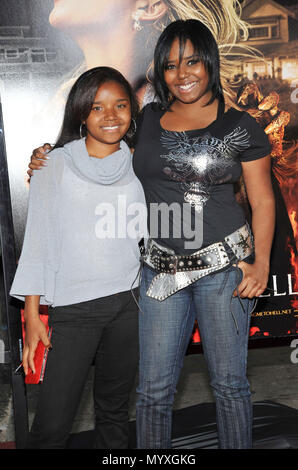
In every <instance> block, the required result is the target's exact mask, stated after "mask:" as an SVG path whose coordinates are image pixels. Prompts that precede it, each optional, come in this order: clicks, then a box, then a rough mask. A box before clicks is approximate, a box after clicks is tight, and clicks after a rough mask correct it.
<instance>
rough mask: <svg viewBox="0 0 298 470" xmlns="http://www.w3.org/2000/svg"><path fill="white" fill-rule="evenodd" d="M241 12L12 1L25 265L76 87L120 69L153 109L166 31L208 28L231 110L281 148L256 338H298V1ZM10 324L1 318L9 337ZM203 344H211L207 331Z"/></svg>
mask: <svg viewBox="0 0 298 470" xmlns="http://www.w3.org/2000/svg"><path fill="white" fill-rule="evenodd" d="M240 4H241V5H242V7H243V8H242V12H241V11H240V8H239V6H240ZM240 4H238V3H236V2H232V1H230V0H229V1H222V2H216V1H215V2H211V1H208V0H203V1H202V0H200V1H199V0H197V1H190V0H181V1H178V0H160V1H158V0H100V1H98V0H84V1H83V2H82V1H81V0H55V1H54V0H1V3H0V18H1V26H0V93H1V99H2V106H3V115H4V127H5V140H6V147H7V149H6V150H7V158H8V169H9V179H10V191H11V201H12V212H13V220H14V230H15V234H14V236H15V241H16V253H17V256H19V254H20V250H21V247H22V241H23V235H24V227H25V222H26V213H27V200H28V189H29V181H28V177H27V173H26V172H27V169H28V168H27V167H28V162H29V159H30V155H31V153H32V150H33V149H34V148H36V147H38V146H40V145H42V144H43V143H45V142H49V143H54V142H55V140H56V138H57V135H58V133H59V129H60V126H61V122H62V116H63V109H64V104H65V100H66V97H67V94H68V92H69V89H70V87H71V85H72V84H73V83H74V80H75V79H76V78H77V77H78V76H79V75H80V73H82V72H83V71H85V70H87V69H89V68H91V67H94V66H99V65H108V66H113V67H115V68H117V69H119V70H120V71H121V72H122V73H123V74H124V75H125V76H126V77H127V78H128V79H129V80H130V82H131V83H132V84H133V85H134V86H135V88H136V90H137V92H138V96H139V99H140V102H141V104H142V106H143V105H144V104H146V103H147V102H149V101H152V100H153V99H155V98H154V92H153V89H152V87H151V85H150V70H151V69H150V66H151V61H152V56H153V49H154V45H155V43H156V40H157V38H158V36H159V34H160V32H161V31H162V30H163V28H164V27H165V26H166V25H167V24H168V23H169V22H171V21H173V20H174V19H177V18H183V19H185V18H199V19H202V20H203V21H205V23H206V24H207V25H208V26H209V27H210V29H211V30H212V32H215V35H216V38H217V40H218V42H219V45H220V51H221V59H222V67H223V75H224V76H223V81H224V84H225V85H226V86H227V87H230V88H229V89H231V90H232V94H231V95H230V97H228V100H230V102H232V103H233V104H234V105H235V106H238V107H239V108H241V109H244V110H246V111H248V112H249V113H251V114H252V115H254V116H255V118H256V119H257V120H258V121H259V122H260V124H261V125H262V126H263V127H264V129H265V130H266V132H267V133H268V135H269V138H270V141H271V143H272V155H271V156H272V175H273V176H272V177H273V186H274V192H275V196H276V201H277V225H276V234H275V239H274V244H273V250H272V262H271V272H270V278H269V283H268V289H267V290H266V291H265V292H264V294H263V295H262V296H261V297H260V299H259V301H258V303H257V306H256V309H255V311H254V313H253V315H252V324H251V331H250V337H251V339H254V338H264V337H276V336H286V335H295V334H297V333H298V282H297V251H296V246H297V243H296V242H297V236H298V235H297V189H296V188H297V133H296V131H297V124H298V122H297V112H296V109H297V101H298V92H297V91H298V73H297V72H298V65H297V64H298V60H297V49H298V47H297V42H298V39H297V33H296V31H297V25H298V22H297V21H296V11H297V5H296V3H295V2H292V3H291V1H290V0H287V1H285V2H284V1H279V2H273V1H267V0H259V1H257V2H256V1H254V0H252V1H246V2H245V3H244V2H240ZM216 5H217V6H216ZM285 5H286V6H285ZM228 13H230V14H228ZM243 21H245V22H246V23H243ZM229 62H230V69H229V68H228V63H229ZM237 190H238V196H237V197H238V198H239V202H240V203H241V204H243V207H244V208H245V210H246V211H247V216H248V218H249V217H250V212H249V208H248V206H247V202H246V200H245V190H244V188H243V186H241V185H240V187H238V188H237ZM0 287H1V286H0ZM4 323H5V322H4V317H3V314H2V315H1V324H2V328H4V326H3V325H4ZM192 341H193V343H200V336H199V331H198V329H197V327H196V326H194V333H193V338H192Z"/></svg>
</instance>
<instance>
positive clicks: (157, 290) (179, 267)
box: [142, 224, 254, 300]
mask: <svg viewBox="0 0 298 470" xmlns="http://www.w3.org/2000/svg"><path fill="white" fill-rule="evenodd" d="M253 250H254V246H253V236H252V233H251V231H250V227H249V225H248V224H245V225H243V226H242V227H240V228H239V229H238V230H236V231H235V232H233V233H231V234H230V235H228V236H227V237H225V239H224V241H223V242H218V243H214V244H212V245H209V246H207V247H205V248H202V249H201V250H198V251H196V252H195V253H192V254H190V255H177V254H176V253H175V252H174V251H173V250H171V249H169V248H166V247H162V246H161V245H159V244H158V243H156V242H155V241H154V240H152V239H149V240H148V244H147V247H146V251H145V254H144V256H143V257H142V259H143V261H144V263H146V264H147V265H148V266H150V267H151V268H152V269H154V271H156V272H157V275H156V276H155V277H154V278H153V280H152V282H151V284H150V286H149V289H148V291H147V295H148V296H149V297H153V298H155V299H157V300H164V299H166V298H167V297H169V296H170V295H172V294H174V293H175V292H177V291H178V290H180V289H182V288H183V287H186V286H187V285H189V284H192V283H193V282H195V281H196V280H198V279H200V278H201V277H203V276H206V275H207V274H210V273H213V272H216V271H219V270H220V269H222V268H224V267H226V266H228V265H229V264H231V263H232V262H235V261H236V260H238V261H241V260H243V259H244V258H247V257H248V256H249V255H251V254H252V253H253Z"/></svg>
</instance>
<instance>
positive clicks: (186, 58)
mask: <svg viewBox="0 0 298 470" xmlns="http://www.w3.org/2000/svg"><path fill="white" fill-rule="evenodd" d="M194 57H198V58H199V57H200V55H199V54H192V55H190V56H188V57H182V60H189V59H193V58H194ZM172 62H176V61H175V60H167V61H166V64H171V63H172Z"/></svg>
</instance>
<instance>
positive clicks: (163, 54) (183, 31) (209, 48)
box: [153, 20, 224, 109]
mask: <svg viewBox="0 0 298 470" xmlns="http://www.w3.org/2000/svg"><path fill="white" fill-rule="evenodd" d="M175 39H178V40H179V44H180V60H182V56H183V51H184V48H185V44H186V42H187V41H188V40H189V41H190V42H191V43H192V45H193V47H194V50H195V53H196V54H197V55H198V56H199V58H200V59H201V61H202V62H203V64H204V66H205V68H206V70H207V72H208V74H209V84H208V89H207V90H208V91H209V90H211V92H212V96H211V99H210V100H209V102H208V103H207V104H211V103H212V102H213V101H214V100H215V99H216V98H218V99H220V100H222V101H224V96H223V90H222V86H221V82H220V63H219V52H218V46H217V43H216V41H215V39H214V37H213V35H212V33H211V32H210V31H209V29H208V28H207V27H206V26H205V25H204V24H203V23H201V21H199V20H177V21H174V22H173V23H170V24H169V25H168V26H167V27H166V29H165V30H164V31H163V32H162V34H161V35H160V37H159V39H158V42H157V44H156V47H155V51H154V75H153V84H154V88H155V91H156V94H157V96H158V98H159V100H160V103H161V106H162V107H163V108H165V109H169V107H170V105H171V104H172V102H173V100H171V99H170V93H169V89H168V87H167V85H166V82H165V79H164V72H165V66H166V63H167V61H168V58H169V54H170V50H171V47H172V44H173V42H174V40H175Z"/></svg>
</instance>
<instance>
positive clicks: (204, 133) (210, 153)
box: [133, 103, 270, 254]
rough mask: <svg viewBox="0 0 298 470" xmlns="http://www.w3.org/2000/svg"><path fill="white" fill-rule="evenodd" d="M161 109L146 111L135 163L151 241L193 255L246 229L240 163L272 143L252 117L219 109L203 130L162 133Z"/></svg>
mask: <svg viewBox="0 0 298 470" xmlns="http://www.w3.org/2000/svg"><path fill="white" fill-rule="evenodd" d="M163 114H164V111H163V110H162V109H161V108H160V106H159V105H158V103H150V104H148V105H147V106H145V108H144V109H143V110H142V113H141V116H140V119H139V123H138V133H137V140H136V145H135V153H134V157H133V167H134V171H135V173H136V175H137V177H138V178H139V180H140V181H141V183H142V185H143V188H144V192H145V197H146V202H147V209H148V230H149V234H150V236H151V238H153V239H155V240H156V242H157V243H159V244H161V245H162V246H165V247H168V248H171V249H173V250H174V251H175V252H176V253H179V254H187V253H192V252H194V251H196V250H198V249H200V248H203V247H205V246H208V245H210V244H212V243H215V242H218V241H222V240H223V239H224V237H226V236H227V235H229V234H230V233H232V232H233V231H235V230H236V229H238V228H239V227H241V226H242V225H243V224H244V223H245V215H244V211H243V209H242V208H241V206H240V205H239V204H238V202H237V201H236V198H235V192H234V183H235V182H236V181H237V180H238V179H239V178H240V176H241V173H242V167H241V162H248V161H252V160H257V159H259V158H262V157H265V156H266V155H268V154H269V153H270V144H269V142H268V138H267V136H266V134H265V133H264V131H263V129H262V128H261V127H260V126H259V124H258V123H257V122H256V121H255V119H254V118H252V117H251V116H250V115H249V114H248V113H246V112H244V111H243V112H241V111H237V110H236V109H234V108H230V109H229V110H228V111H227V112H226V113H224V109H223V104H222V103H220V105H219V107H218V114H217V118H216V120H215V121H213V122H212V123H211V124H210V125H209V126H208V127H206V128H204V129H198V130H191V131H184V132H174V131H168V130H165V129H163V128H162V126H161V124H160V119H161V117H162V115H163Z"/></svg>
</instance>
